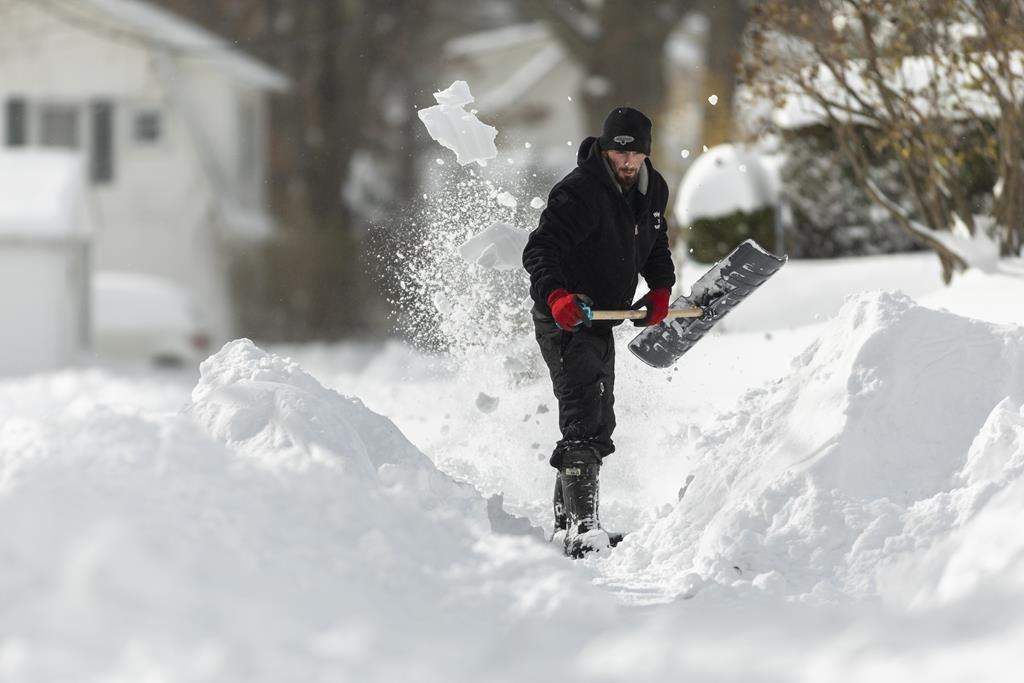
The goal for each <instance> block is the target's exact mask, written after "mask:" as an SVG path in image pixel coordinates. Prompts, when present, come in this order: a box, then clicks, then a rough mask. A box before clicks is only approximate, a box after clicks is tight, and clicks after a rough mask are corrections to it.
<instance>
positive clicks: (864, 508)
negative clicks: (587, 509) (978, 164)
mask: <svg viewBox="0 0 1024 683" xmlns="http://www.w3.org/2000/svg"><path fill="white" fill-rule="evenodd" d="M1007 265H1008V266H1009V265H1013V264H1007ZM1017 265H1019V264H1017ZM689 270H693V271H694V272H687V271H686V270H684V274H685V275H686V279H688V280H690V281H692V280H693V279H695V278H696V277H697V276H698V275H699V272H696V270H695V269H693V268H690V269H689ZM1022 300H1024V279H1020V278H1019V277H1014V276H1012V275H1008V274H1002V275H1000V274H987V275H986V274H981V273H975V272H971V273H968V274H967V275H966V276H963V277H960V278H958V279H957V280H956V281H955V283H954V285H953V286H952V287H950V288H948V289H947V288H944V287H942V286H941V284H940V283H939V281H938V275H937V264H936V263H935V262H934V257H932V256H929V255H927V254H916V255H904V256H891V257H879V258H872V259H861V260H850V261H829V262H821V263H810V262H807V263H804V262H792V263H790V264H788V265H787V266H786V267H785V268H784V269H783V270H782V271H781V272H780V273H779V274H778V276H776V278H774V279H773V280H772V281H771V282H770V283H769V284H767V285H765V288H764V289H763V290H762V291H760V292H757V293H756V294H755V295H754V296H752V297H751V298H750V300H749V301H748V302H746V303H745V304H744V306H743V307H742V308H741V309H738V310H737V311H736V312H735V313H734V314H733V316H731V317H730V318H728V319H726V320H725V321H723V323H722V324H721V331H719V332H717V333H715V334H713V335H712V336H711V337H709V338H706V339H704V340H702V341H701V342H700V343H699V344H698V345H697V346H696V347H695V348H694V349H693V350H692V351H691V352H690V353H689V354H688V355H686V356H684V358H683V359H682V360H680V362H679V363H678V364H677V365H676V366H675V367H674V368H672V369H671V370H669V371H658V370H654V369H651V368H647V367H646V366H644V365H642V364H640V363H639V362H637V361H635V360H634V359H633V358H632V357H631V356H630V355H629V354H628V352H622V353H621V355H620V357H619V359H618V368H619V382H618V389H617V412H618V417H619V425H620V426H619V430H618V432H617V434H616V441H617V444H618V452H617V453H616V454H614V455H613V456H612V457H611V458H610V459H609V460H608V461H607V465H606V467H605V469H604V472H603V475H602V511H603V518H604V520H605V523H606V525H607V526H610V527H612V528H617V529H624V530H629V531H631V532H632V533H631V534H630V535H629V536H628V537H627V539H626V540H625V541H624V542H623V544H622V545H621V546H619V548H617V549H616V550H615V551H614V552H613V553H612V554H611V555H610V556H607V557H603V558H594V559H589V560H585V561H579V562H572V561H569V560H567V559H564V558H562V557H560V555H559V554H558V552H557V550H555V549H554V548H552V547H551V546H549V545H548V544H546V543H545V542H543V541H542V540H540V539H539V532H538V531H537V530H536V528H531V525H532V527H544V531H545V532H547V531H548V530H549V526H550V512H549V505H550V503H549V501H550V493H551V488H552V484H553V472H552V470H551V469H550V468H549V467H548V465H547V464H546V459H547V456H548V453H549V450H550V448H551V446H552V444H553V442H554V440H555V438H556V417H555V404H554V400H553V398H552V397H551V395H550V388H549V386H548V382H547V380H546V378H545V377H544V376H543V374H542V372H541V366H540V364H539V359H537V358H535V356H536V355H537V354H536V353H535V352H534V350H533V347H532V340H530V339H529V338H523V339H510V340H509V348H510V349H511V352H510V353H512V354H513V355H515V354H519V355H523V354H526V357H528V358H530V362H528V363H526V364H525V365H519V366H510V365H508V364H506V363H503V362H499V360H500V359H497V358H494V357H493V356H486V357H464V358H459V359H454V358H449V357H442V356H432V355H428V354H424V353H420V352H417V351H414V350H411V349H409V348H406V347H404V346H402V345H400V344H398V343H391V344H385V345H382V346H356V345H345V346H332V347H315V346H303V347H294V348H276V349H261V348H258V347H257V346H255V345H253V344H251V343H250V342H247V341H238V342H233V343H231V344H228V345H227V346H226V347H225V348H224V349H223V350H221V351H220V352H219V353H218V354H216V355H215V356H214V357H212V358H211V359H210V360H208V361H207V362H206V363H205V364H204V365H203V367H202V375H201V377H199V376H195V377H192V376H188V375H182V374H173V373H166V372H160V373H156V372H153V373H145V372H140V373H137V374H135V375H128V374H124V373H114V372H112V371H109V370H104V369H100V368H96V369H86V370H80V371H65V372H61V373H57V374H52V375H42V376H36V377H31V378H26V379H17V380H7V381H3V382H0V411H2V412H0V414H2V415H3V418H2V421H0V517H2V519H3V520H4V523H3V525H2V526H0V594H2V595H3V596H4V609H3V610H2V611H0V680H4V681H7V680H10V681H24V682H34V681H67V680H75V681H143V680H144V681H176V682H178V681H218V682H222V681H339V680H343V681H397V680H407V681H449V682H450V681H474V682H475V681H481V680H486V681H523V680H581V681H583V680H593V681H627V680H628V681H665V680H684V679H685V680H692V681H745V682H750V681H808V682H812V681H813V682H820V681H865V682H867V681H870V682H872V683H877V682H880V681H900V683H903V682H905V681H907V680H927V681H1017V680H1019V677H1020V673H1019V672H1020V669H1021V667H1022V666H1024V655H1022V654H1021V653H1022V652H1024V617H1022V616H1021V614H1024V611H1022V610H1021V607H1022V606H1024V532H1022V531H1021V527H1020V523H1019V519H1020V518H1021V515H1022V513H1024V478H1022V476H1021V474H1022V472H1024V408H1022V402H1024V328H1022V327H1020V325H1021V324H1022V323H1024V307H1021V305H1020V302H1021V301H1022ZM631 334H632V328H628V329H627V328H622V329H621V330H620V337H621V342H622V343H621V344H620V349H624V343H625V341H626V340H627V339H628V337H629V336H630V335H631ZM510 368H512V369H510ZM691 477H692V479H691ZM688 480H689V481H690V483H689V486H688V487H686V490H685V495H682V497H681V499H680V496H681V489H683V488H684V486H685V485H686V482H687V481H688ZM498 494H501V496H502V498H501V499H499V498H495V497H494V496H496V495H498ZM499 500H502V501H503V509H502V508H501V507H500V505H499ZM517 517H518V518H517ZM524 517H525V518H526V519H525V520H524V519H521V518H524ZM527 520H528V522H529V523H528V522H527ZM494 529H498V530H499V532H495V531H494Z"/></svg>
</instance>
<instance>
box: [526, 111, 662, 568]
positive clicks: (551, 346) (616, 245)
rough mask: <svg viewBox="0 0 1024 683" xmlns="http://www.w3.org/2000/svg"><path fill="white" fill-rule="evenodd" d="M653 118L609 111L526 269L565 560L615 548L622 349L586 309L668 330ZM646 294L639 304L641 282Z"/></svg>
mask: <svg viewBox="0 0 1024 683" xmlns="http://www.w3.org/2000/svg"><path fill="white" fill-rule="evenodd" d="M650 151H651V122H650V120H649V119H648V118H647V117H646V116H644V115H643V114H642V113H641V112H639V111H637V110H636V109H631V108H629V107H619V108H617V109H614V110H612V112H611V113H609V114H608V117H607V118H606V119H605V122H604V126H603V131H602V134H601V137H600V138H594V137H588V138H587V139H585V140H584V141H583V142H582V143H581V144H580V147H579V152H578V155H577V167H576V168H575V169H574V170H573V171H572V172H571V173H569V175H567V176H566V177H565V178H563V179H562V180H561V181H559V182H558V183H557V184H556V185H555V186H554V188H552V190H551V194H550V195H549V196H548V203H547V207H546V208H545V209H544V212H543V213H542V214H541V216H540V225H539V226H538V227H537V229H536V230H534V231H533V232H532V233H531V234H530V238H529V241H528V242H527V245H526V248H525V250H524V251H523V265H524V267H525V268H526V270H527V271H528V272H529V274H530V295H531V297H532V298H533V300H534V307H533V320H534V328H535V331H536V337H537V343H538V344H539V345H540V350H541V355H542V356H543V357H544V361H545V363H546V364H547V366H548V369H549V371H550V373H551V381H552V384H553V386H554V393H555V396H556V397H557V399H558V426H559V429H560V430H561V433H562V438H561V439H560V440H559V441H558V443H557V445H556V446H555V449H554V452H553V453H552V455H551V460H550V463H551V465H552V467H554V468H556V469H557V471H558V474H557V476H556V479H555V495H554V507H555V531H556V534H557V535H561V534H562V532H563V531H564V539H563V543H564V547H565V552H566V554H567V555H569V556H571V557H582V556H583V555H585V554H586V553H588V552H593V551H600V550H602V549H604V548H607V547H608V545H609V543H610V541H609V537H608V534H607V533H606V532H605V531H604V530H602V529H601V524H600V521H599V519H598V475H599V473H600V469H601V462H602V460H603V459H604V458H605V457H606V456H608V455H609V454H611V453H612V452H613V451H614V450H615V445H614V443H613V442H612V432H613V431H614V430H615V412H614V401H615V399H614V386H615V348H614V345H613V338H612V329H611V328H612V326H614V325H617V324H619V322H593V323H591V321H590V320H589V318H588V317H587V316H586V314H585V312H584V310H583V308H582V306H581V304H585V305H587V306H591V307H592V308H593V309H595V310H600V309H624V308H631V307H632V308H636V309H640V308H646V310H647V315H646V317H644V318H643V319H642V320H639V321H634V324H636V325H639V326H646V325H654V324H656V323H659V322H661V321H662V320H663V319H664V318H665V316H666V314H667V312H668V306H669V296H670V293H671V289H672V285H673V284H674V283H675V268H674V267H673V265H672V257H671V254H670V252H669V247H668V235H667V234H666V223H665V206H666V205H667V203H668V185H667V184H666V183H665V179H664V178H662V176H661V174H659V173H658V172H657V171H655V170H654V166H652V165H651V162H650V160H649V159H648V158H647V157H648V156H649V155H650ZM640 275H643V277H644V280H646V282H647V286H648V288H649V289H650V291H649V292H648V293H647V294H646V295H644V296H643V297H642V298H641V299H640V300H639V301H637V302H636V303H633V297H634V296H635V294H636V287H637V284H638V281H639V276H640Z"/></svg>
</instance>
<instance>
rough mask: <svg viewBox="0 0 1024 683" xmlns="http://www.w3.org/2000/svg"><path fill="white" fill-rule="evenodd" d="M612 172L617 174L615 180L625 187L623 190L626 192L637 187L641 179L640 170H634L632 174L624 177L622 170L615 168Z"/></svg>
mask: <svg viewBox="0 0 1024 683" xmlns="http://www.w3.org/2000/svg"><path fill="white" fill-rule="evenodd" d="M612 170H613V171H614V172H615V180H616V181H617V182H618V183H619V185H621V186H622V187H623V189H626V190H628V189H630V188H631V187H633V186H634V185H636V181H637V179H639V178H640V169H639V168H634V169H632V173H629V174H628V175H624V174H623V171H622V169H620V168H613V169H612Z"/></svg>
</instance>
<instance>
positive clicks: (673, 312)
mask: <svg viewBox="0 0 1024 683" xmlns="http://www.w3.org/2000/svg"><path fill="white" fill-rule="evenodd" d="M702 315H704V309H703V308H700V307H698V306H694V307H693V308H673V309H670V310H669V312H668V316H667V317H669V318H699V317H701V316H702ZM645 317H647V311H632V310H628V311H591V312H590V319H591V320H642V319H643V318H645Z"/></svg>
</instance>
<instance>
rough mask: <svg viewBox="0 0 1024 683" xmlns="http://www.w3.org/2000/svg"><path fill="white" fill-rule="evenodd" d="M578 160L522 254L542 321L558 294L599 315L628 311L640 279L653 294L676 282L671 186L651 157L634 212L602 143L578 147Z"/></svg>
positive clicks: (556, 188)
mask: <svg viewBox="0 0 1024 683" xmlns="http://www.w3.org/2000/svg"><path fill="white" fill-rule="evenodd" d="M576 162H577V167H576V168H575V169H573V171H572V172H571V173H569V175H567V176H566V177H565V178H563V179H562V180H561V181H560V182H558V184H556V185H555V186H554V187H553V188H552V189H551V193H550V195H549V196H548V204H547V207H546V208H545V209H544V211H543V212H542V213H541V215H540V225H539V226H538V227H537V229H536V230H534V231H533V232H532V233H530V237H529V240H528V241H527V243H526V248H525V249H524V250H523V266H524V267H525V268H526V270H527V271H528V272H529V273H530V296H531V297H532V298H533V300H534V302H535V303H536V306H535V312H536V313H539V314H541V315H542V316H544V317H549V316H550V314H551V312H550V309H549V308H548V304H547V297H548V295H549V294H551V292H553V291H554V290H556V289H558V288H563V289H565V290H567V291H569V292H573V293H577V294H586V295H587V296H589V297H590V298H592V299H593V300H594V308H595V309H625V308H629V307H630V306H631V305H632V303H633V297H634V295H635V294H636V287H637V283H638V281H639V276H640V275H643V276H644V279H645V280H646V281H647V285H648V287H650V288H651V289H657V288H659V287H666V288H671V287H672V285H673V284H675V280H676V278H675V268H674V267H673V265H672V256H671V253H670V252H669V248H668V234H667V230H666V222H665V206H666V205H667V204H668V184H667V183H666V182H665V179H664V178H662V176H661V174H660V173H658V172H657V171H655V170H654V166H652V165H651V161H650V159H647V160H645V161H644V164H645V166H646V167H647V173H646V175H647V183H646V185H647V186H646V188H643V187H641V186H642V184H643V182H642V178H641V179H640V180H639V181H638V187H637V191H638V194H637V196H636V202H635V206H631V205H630V202H629V201H627V199H626V197H625V196H624V195H623V192H622V190H621V189H619V185H618V183H616V182H615V179H614V177H613V176H612V172H611V169H610V168H609V167H608V165H607V164H606V163H605V161H604V157H603V156H602V155H601V150H600V144H599V143H598V141H597V138H594V137H589V138H587V139H585V140H584V141H583V142H582V143H581V144H580V148H579V153H578V155H577V160H576ZM640 190H645V191H643V192H641V191H640ZM616 324H617V323H616Z"/></svg>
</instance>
